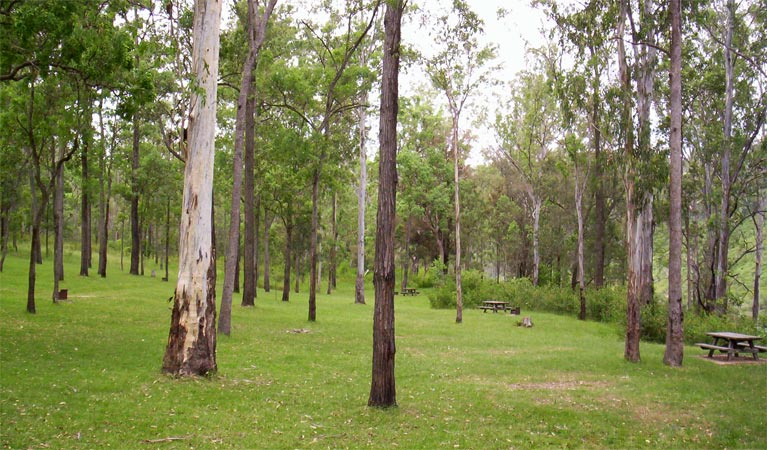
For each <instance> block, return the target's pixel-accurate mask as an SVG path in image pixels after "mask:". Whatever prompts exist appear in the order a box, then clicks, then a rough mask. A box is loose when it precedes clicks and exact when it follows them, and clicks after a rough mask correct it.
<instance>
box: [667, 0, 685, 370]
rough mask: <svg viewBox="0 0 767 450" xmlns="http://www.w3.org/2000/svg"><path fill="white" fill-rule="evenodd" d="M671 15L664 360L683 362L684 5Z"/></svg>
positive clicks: (675, 2)
mask: <svg viewBox="0 0 767 450" xmlns="http://www.w3.org/2000/svg"><path fill="white" fill-rule="evenodd" d="M669 13H670V15H671V69H670V72H669V78H670V80H671V99H670V103H671V130H670V136H669V144H670V147H671V153H670V157H671V164H670V168H669V178H670V180H669V221H668V222H669V223H668V229H669V262H668V328H667V330H666V352H665V353H664V355H663V362H664V363H665V364H667V365H669V366H674V367H677V366H681V365H682V358H683V356H684V329H683V328H682V319H683V316H682V314H683V312H682V17H681V16H682V7H681V0H670V1H669Z"/></svg>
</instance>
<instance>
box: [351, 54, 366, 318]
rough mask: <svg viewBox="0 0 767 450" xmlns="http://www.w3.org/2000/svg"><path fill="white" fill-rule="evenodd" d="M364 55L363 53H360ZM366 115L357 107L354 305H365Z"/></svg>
mask: <svg viewBox="0 0 767 450" xmlns="http://www.w3.org/2000/svg"><path fill="white" fill-rule="evenodd" d="M361 54H362V55H363V61H364V55H365V52H364V51H363V52H362V53H361ZM363 100H364V101H363V102H362V103H363V104H364V103H367V95H365V96H364V97H363ZM366 120H367V113H366V111H365V107H364V106H360V107H359V132H360V181H359V188H358V189H357V280H356V285H355V296H354V303H360V304H364V303H365V198H366V197H367V184H368V170H367V159H368V158H367V153H366V152H365V141H366V140H367V128H366V123H365V122H366Z"/></svg>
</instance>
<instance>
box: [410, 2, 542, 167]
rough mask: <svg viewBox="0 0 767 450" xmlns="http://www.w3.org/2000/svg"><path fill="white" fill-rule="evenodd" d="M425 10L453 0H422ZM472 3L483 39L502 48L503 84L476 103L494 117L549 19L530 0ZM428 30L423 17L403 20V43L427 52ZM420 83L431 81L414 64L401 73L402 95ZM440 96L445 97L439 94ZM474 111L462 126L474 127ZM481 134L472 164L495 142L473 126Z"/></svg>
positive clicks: (489, 133) (444, 6)
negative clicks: (500, 14)
mask: <svg viewBox="0 0 767 450" xmlns="http://www.w3.org/2000/svg"><path fill="white" fill-rule="evenodd" d="M419 3H421V4H422V6H421V7H422V8H423V9H424V10H432V9H433V10H436V9H443V10H444V9H447V8H450V6H451V4H452V1H451V0H436V1H435V0H422V1H420V2H419ZM468 3H469V6H470V7H471V8H472V10H473V11H474V12H476V13H477V15H479V17H480V18H481V19H482V20H484V22H485V33H484V36H483V37H482V39H481V41H482V42H486V43H489V44H495V45H496V46H497V49H498V62H499V63H500V64H501V70H500V71H498V72H497V73H495V76H496V78H497V79H498V80H500V81H501V82H502V84H501V85H499V86H498V87H496V88H495V89H493V90H484V91H483V92H477V93H475V95H474V98H473V99H474V103H475V104H476V106H477V107H479V108H485V109H486V112H487V114H488V118H489V119H491V120H492V118H493V117H494V116H495V109H496V108H497V106H498V105H499V101H498V100H499V95H505V93H506V92H508V90H507V89H506V82H508V81H511V80H512V79H514V77H515V75H516V74H517V72H519V71H521V70H524V69H525V68H526V67H527V56H526V53H527V48H529V47H538V46H541V45H542V44H543V42H544V39H543V34H542V32H541V30H542V28H543V27H544V26H545V25H546V23H547V19H546V17H545V15H544V14H543V12H542V11H540V10H537V9H535V8H533V7H531V6H530V0H469V1H468ZM499 8H505V9H506V11H507V12H506V14H505V16H504V17H502V18H500V19H499V18H498V16H497V11H498V9H499ZM424 36H428V32H427V31H426V30H424V29H422V28H420V24H419V19H417V18H415V17H408V18H406V20H405V21H403V26H402V43H403V45H408V46H413V47H415V48H416V49H417V50H419V51H421V52H424V53H426V54H428V53H430V48H433V46H432V43H431V41H430V40H429V39H423V37H424ZM419 85H428V80H427V79H426V78H425V76H424V75H423V73H422V72H420V71H419V70H418V68H410V69H408V70H407V71H406V72H405V73H401V74H400V95H403V96H407V95H412V94H413V93H414V92H415V91H416V89H417V88H418V86H419ZM438 100H441V98H439V99H438ZM473 115H474V114H473V111H471V110H470V111H467V113H466V114H464V115H462V117H461V123H460V126H461V127H462V128H463V129H466V128H467V127H473V125H472V122H473V121H474V117H473ZM473 131H474V134H476V135H477V136H478V142H476V143H475V146H474V148H473V149H472V152H471V155H470V157H469V161H468V162H469V164H471V165H477V164H481V163H482V162H483V157H482V150H483V148H486V147H488V146H492V145H494V144H495V135H494V133H493V131H492V130H490V129H487V128H486V127H479V128H476V127H475V129H474V130H473Z"/></svg>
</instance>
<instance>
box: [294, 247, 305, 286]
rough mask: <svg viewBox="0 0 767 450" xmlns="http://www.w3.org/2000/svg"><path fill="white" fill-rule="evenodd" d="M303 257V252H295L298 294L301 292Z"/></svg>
mask: <svg viewBox="0 0 767 450" xmlns="http://www.w3.org/2000/svg"><path fill="white" fill-rule="evenodd" d="M302 257H303V254H302V252H294V257H293V258H294V259H295V263H296V268H295V271H296V282H295V285H294V288H293V289H294V292H295V293H296V294H298V293H299V292H300V291H301V277H302V276H303V274H302V273H301V258H302Z"/></svg>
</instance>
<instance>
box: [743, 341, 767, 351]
mask: <svg viewBox="0 0 767 450" xmlns="http://www.w3.org/2000/svg"><path fill="white" fill-rule="evenodd" d="M738 347H743V348H746V349H750V348H751V347H750V346H749V345H748V342H738ZM754 350H755V351H758V352H759V353H765V352H767V347H765V346H763V345H754Z"/></svg>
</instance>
